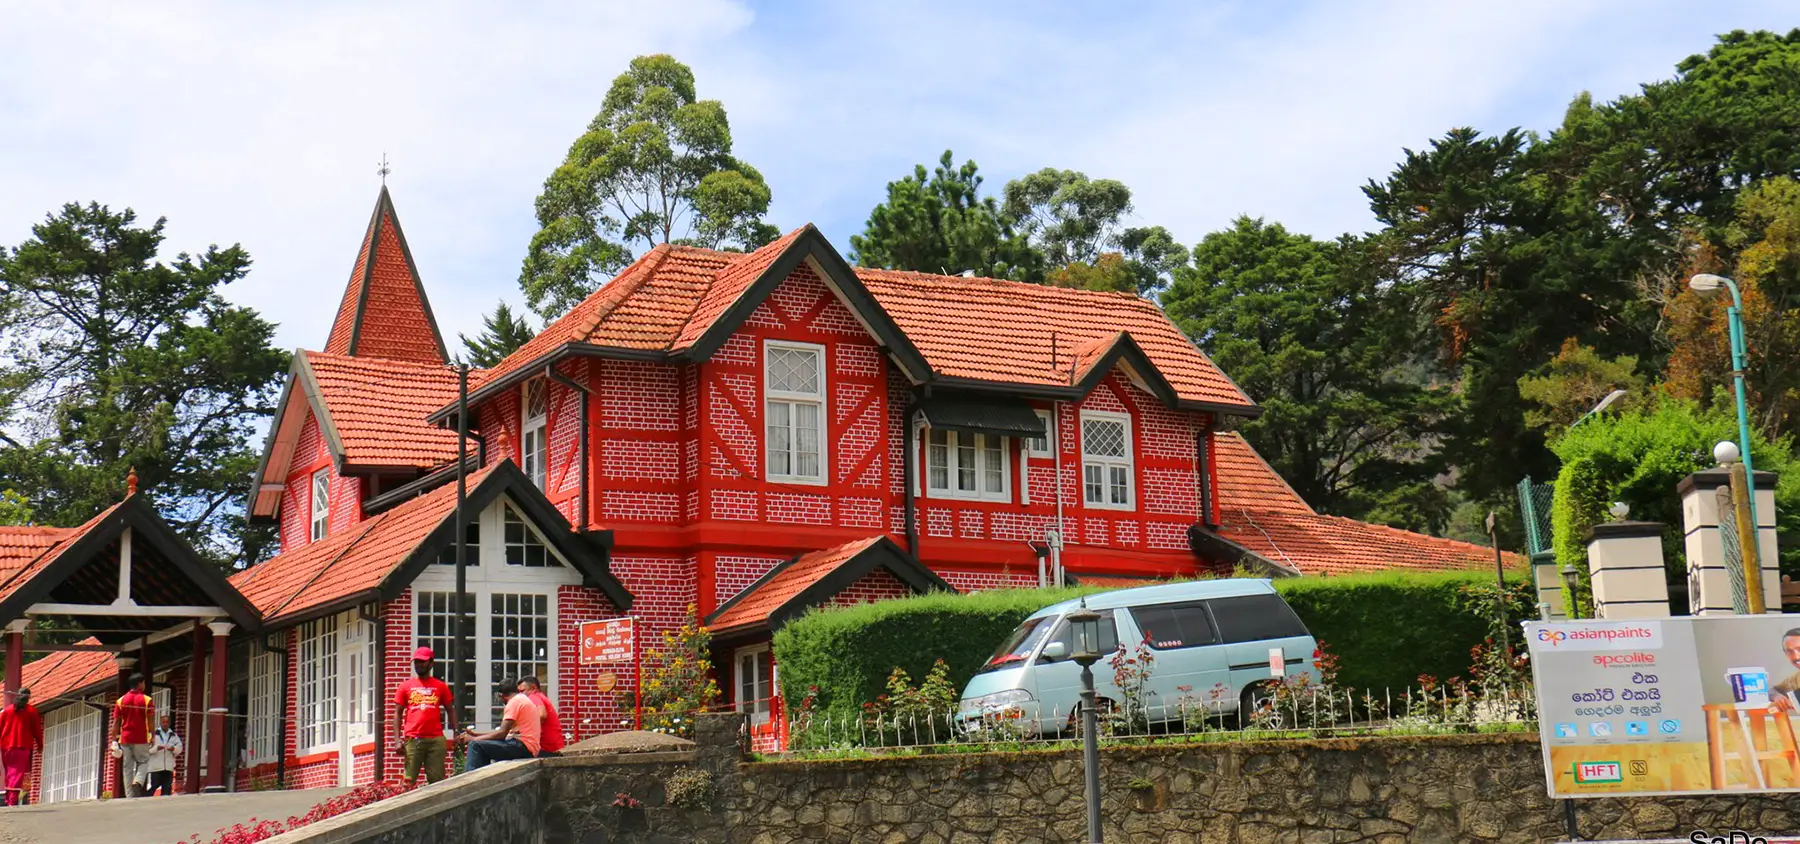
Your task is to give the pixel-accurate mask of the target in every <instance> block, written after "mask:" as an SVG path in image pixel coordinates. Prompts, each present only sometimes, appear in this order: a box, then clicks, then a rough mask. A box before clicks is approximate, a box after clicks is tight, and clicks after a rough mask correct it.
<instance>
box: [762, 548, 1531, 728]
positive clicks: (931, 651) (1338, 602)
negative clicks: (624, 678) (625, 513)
mask: <svg viewBox="0 0 1800 844" xmlns="http://www.w3.org/2000/svg"><path fill="white" fill-rule="evenodd" d="M1493 582H1494V576H1493V574H1492V573H1482V572H1456V573H1449V574H1430V575H1418V574H1404V573H1380V574H1371V575H1355V576H1347V577H1304V578H1294V579H1290V580H1278V581H1276V582H1275V585H1276V588H1277V589H1279V590H1280V591H1281V593H1282V595H1283V596H1285V597H1286V598H1287V600H1288V603H1290V604H1292V605H1293V607H1294V610H1295V611H1296V612H1298V613H1299V615H1300V618H1301V619H1302V620H1304V621H1305V622H1306V625H1307V628H1308V629H1310V630H1311V631H1312V633H1313V635H1314V636H1316V637H1317V638H1319V639H1320V640H1323V641H1325V642H1328V643H1330V645H1331V648H1332V650H1333V651H1334V652H1335V653H1336V654H1338V655H1339V656H1340V657H1341V666H1340V668H1339V677H1338V681H1339V683H1340V684H1341V685H1343V686H1347V687H1354V688H1358V689H1375V690H1379V689H1383V688H1394V689H1401V688H1405V687H1407V686H1411V685H1415V684H1416V683H1417V681H1418V677H1419V675H1421V674H1430V675H1433V676H1436V677H1440V678H1448V677H1454V676H1466V675H1467V674H1468V673H1469V666H1470V650H1471V649H1472V648H1474V647H1475V646H1476V645H1479V644H1482V642H1483V641H1484V640H1486V639H1487V638H1488V636H1489V632H1490V630H1491V626H1492V623H1493V621H1492V620H1493ZM1509 587H1510V588H1509V591H1508V596H1507V597H1508V600H1509V602H1510V608H1509V614H1508V618H1509V619H1510V622H1511V625H1512V626H1511V629H1512V630H1514V631H1515V632H1516V631H1517V630H1518V628H1517V626H1516V625H1517V623H1518V622H1519V621H1521V620H1523V619H1524V618H1527V617H1530V616H1531V615H1532V605H1533V598H1532V597H1531V594H1530V590H1529V587H1528V586H1527V585H1526V584H1525V583H1524V582H1523V581H1522V580H1518V581H1514V582H1511V583H1510V584H1509ZM1102 591H1106V590H1103V589H1099V588H1091V587H1089V588H1070V589H1041V590H1040V589H1009V590H997V591H991V592H977V593H974V594H971V595H950V594H935V595H923V596H919V597H915V598H903V599H899V600H893V601H882V602H879V603H874V604H863V605H860V606H855V607H840V608H828V609H821V610H815V611H813V612H809V613H807V614H806V615H804V616H802V617H800V618H798V619H796V620H794V621H793V622H790V623H789V624H788V625H787V626H785V627H783V628H782V629H781V630H780V631H779V632H777V633H776V634H775V659H776V661H777V662H778V663H779V664H780V665H781V684H782V693H783V696H784V697H785V699H787V700H789V701H801V700H805V699H807V698H808V697H811V698H812V704H811V705H812V711H813V712H816V713H819V714H828V715H830V716H831V717H833V718H839V717H843V718H854V717H858V716H859V715H860V714H861V713H862V705H863V704H865V703H870V702H873V701H876V700H878V699H880V697H881V695H882V694H883V693H884V692H886V691H887V681H888V678H889V676H890V675H891V674H892V673H893V671H894V669H896V668H900V669H904V670H905V671H906V673H907V674H908V675H910V676H913V677H921V676H925V675H927V674H928V673H929V672H930V671H931V668H932V665H933V663H934V662H936V661H937V660H939V659H942V660H943V661H944V663H945V665H946V666H947V668H948V677H949V680H950V682H951V683H952V684H954V685H955V687H956V688H957V689H958V690H959V691H960V690H961V689H962V688H963V687H964V686H966V685H967V684H968V682H969V678H970V677H972V676H974V674H975V671H976V669H978V668H980V667H981V665H982V664H983V663H985V662H986V661H987V659H988V657H990V656H992V655H993V652H994V649H995V648H997V647H999V645H1000V643H1001V642H1002V641H1003V640H1004V639H1005V638H1006V634H1008V633H1010V632H1012V630H1013V628H1015V627H1017V626H1018V625H1019V622H1021V621H1023V620H1024V619H1025V617H1026V616H1029V615H1031V614H1032V613H1034V612H1037V611H1038V610H1040V609H1043V608H1044V607H1046V606H1049V605H1051V604H1053V603H1057V602H1059V601H1065V600H1069V599H1071V598H1074V597H1077V596H1079V595H1085V594H1093V593H1096V592H1102ZM1513 644H1514V646H1515V647H1517V646H1519V645H1520V642H1519V641H1518V639H1517V637H1516V635H1515V638H1514V641H1513Z"/></svg>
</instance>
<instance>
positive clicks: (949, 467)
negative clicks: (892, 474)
mask: <svg viewBox="0 0 1800 844" xmlns="http://www.w3.org/2000/svg"><path fill="white" fill-rule="evenodd" d="M925 443H926V445H925V489H926V490H927V492H928V494H930V495H931V496H932V497H933V498H972V499H978V500H982V501H1010V500H1012V490H1011V488H1010V487H1011V482H1010V478H1009V477H1008V475H1009V472H1008V466H1007V455H1006V451H1007V448H1006V438H1005V437H996V436H993V435H991V434H971V433H969V432H968V431H946V430H943V429H941V428H928V429H926V435H925Z"/></svg>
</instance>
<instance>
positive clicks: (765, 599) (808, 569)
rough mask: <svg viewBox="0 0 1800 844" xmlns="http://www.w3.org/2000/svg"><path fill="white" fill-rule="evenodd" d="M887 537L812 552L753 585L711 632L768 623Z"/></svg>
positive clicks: (717, 622) (718, 618) (721, 616)
mask: <svg viewBox="0 0 1800 844" xmlns="http://www.w3.org/2000/svg"><path fill="white" fill-rule="evenodd" d="M882 538H883V537H881V536H871V537H868V538H867V539H858V540H856V541H855V542H847V543H845V544H843V545H838V546H836V547H832V548H825V549H822V550H818V551H808V552H807V553H805V554H801V555H800V556H799V557H798V558H796V559H795V560H794V561H793V562H791V563H787V564H785V565H783V566H782V567H781V568H780V569H779V570H777V571H775V572H774V573H773V575H772V576H770V577H769V578H767V579H766V580H763V581H761V582H759V583H755V584H751V585H750V586H749V587H748V589H750V590H753V591H750V592H749V593H748V594H746V595H744V596H743V598H742V599H740V600H738V602H737V603H735V604H732V605H731V606H729V607H726V608H725V611H724V612H722V613H719V615H718V616H717V617H715V618H713V619H712V622H711V625H710V626H711V628H712V631H713V632H714V633H719V632H729V631H732V630H734V629H737V628H747V627H754V626H756V625H758V624H762V623H763V622H765V621H768V619H769V614H770V613H773V612H775V611H776V610H778V609H780V608H781V607H782V605H784V604H786V603H787V602H789V601H791V600H793V599H794V598H795V597H797V596H799V594H800V593H801V592H804V591H806V589H807V587H809V586H812V585H813V584H815V583H818V582H819V581H820V580H821V579H823V578H824V577H825V576H826V575H828V574H830V573H832V572H834V571H836V570H837V568H838V566H841V565H843V564H845V563H847V562H849V561H850V560H852V559H854V558H855V557H856V555H858V554H861V553H862V552H864V551H867V550H869V549H870V548H872V547H874V546H875V543H877V542H880V541H881V540H882Z"/></svg>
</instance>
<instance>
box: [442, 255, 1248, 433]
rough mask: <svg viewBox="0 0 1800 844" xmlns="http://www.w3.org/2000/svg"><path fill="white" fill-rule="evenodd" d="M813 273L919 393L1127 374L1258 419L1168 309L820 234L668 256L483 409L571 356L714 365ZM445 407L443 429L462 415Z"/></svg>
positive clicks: (612, 284) (1077, 391)
mask: <svg viewBox="0 0 1800 844" xmlns="http://www.w3.org/2000/svg"><path fill="white" fill-rule="evenodd" d="M803 263H806V264H808V265H810V266H813V267H815V268H816V269H817V270H818V272H819V274H820V276H821V277H822V278H823V279H824V281H825V283H826V284H827V285H828V286H829V287H830V288H831V289H832V290H833V292H834V293H836V295H837V296H838V297H839V298H840V300H842V301H843V302H844V303H845V304H846V305H847V306H848V307H849V310H850V312H851V313H852V314H854V315H855V316H856V318H857V319H859V320H861V321H862V323H863V326H864V327H865V328H867V329H868V330H869V332H870V334H871V335H872V336H873V337H875V339H876V341H877V342H879V343H880V344H881V345H882V347H883V349H884V350H885V351H886V352H887V353H888V354H889V355H891V356H893V358H894V359H895V360H896V361H897V362H898V363H899V365H900V367H901V369H902V370H904V371H905V372H906V373H907V375H908V376H909V377H911V378H912V380H913V381H914V382H915V383H933V384H936V385H937V386H941V387H945V388H967V389H979V390H987V391H1000V392H1015V393H1024V394H1029V395H1038V396H1044V397H1068V398H1079V397H1080V396H1083V395H1085V394H1086V392H1087V391H1088V390H1091V389H1093V387H1094V385H1095V384H1097V383H1098V382H1099V380H1100V379H1101V378H1103V377H1104V376H1105V375H1106V374H1107V373H1108V372H1110V371H1111V370H1112V367H1113V365H1114V364H1116V363H1120V362H1123V363H1125V364H1126V365H1127V366H1128V368H1129V369H1130V370H1131V372H1132V375H1133V377H1134V378H1136V379H1137V380H1138V381H1139V382H1140V383H1141V384H1143V385H1144V386H1145V388H1146V389H1148V390H1150V391H1152V392H1153V393H1156V394H1157V396H1158V397H1159V398H1161V399H1162V400H1163V401H1164V402H1166V403H1168V404H1171V405H1176V406H1181V407H1186V408H1191V409H1203V410H1217V411H1224V412H1229V413H1233V414H1236V415H1244V416H1254V415H1255V414H1256V413H1257V412H1258V409H1257V408H1256V407H1255V405H1254V404H1253V403H1252V402H1251V401H1250V398H1249V397H1248V396H1246V395H1244V392H1243V391H1242V390H1240V389H1238V387H1237V385H1235V384H1233V383H1232V382H1231V379H1229V378H1227V377H1226V376H1225V374H1224V373H1223V372H1220V371H1219V369H1218V367H1216V366H1214V365H1213V363H1212V361H1211V360H1209V359H1208V358H1207V357H1206V355H1205V354H1203V353H1202V352H1201V351H1200V350H1199V349H1198V348H1197V347H1195V346H1194V344H1193V343H1192V342H1190V341H1189V340H1188V339H1187V337H1186V336H1185V335H1183V334H1182V333H1181V331H1180V329H1178V328H1176V327H1175V324H1174V323H1172V322H1170V321H1169V319H1168V317H1166V316H1164V315H1163V313H1162V311H1161V309H1159V308H1158V307H1157V306H1156V305H1155V303H1153V302H1149V301H1146V300H1144V299H1140V298H1138V297H1136V296H1132V295H1129V294H1122V293H1104V292H1096V291H1089V290H1068V289H1062V288H1055V287H1046V286H1043V285H1037V284H1026V283H1022V282H1013V281H996V280H994V279H985V278H963V277H960V276H938V275H929V274H926V273H911V272H899V271H894V270H880V269H868V268H852V267H850V266H849V265H847V264H845V263H844V260H843V257H842V256H840V255H839V254H838V253H837V251H836V250H835V249H833V248H832V247H831V244H830V243H828V242H827V241H826V240H825V237H824V235H822V234H820V233H819V231H818V230H817V229H815V228H813V227H812V226H811V225H807V226H804V227H801V228H799V229H796V230H794V231H792V232H789V233H788V234H787V235H785V236H784V237H782V238H781V239H779V240H776V241H775V242H773V243H770V244H769V245H767V246H764V247H763V248H761V249H758V250H756V251H754V252H750V253H730V252H716V251H713V250H708V249H698V248H694V247H688V246H669V245H663V246H658V247H656V248H655V249H652V250H650V252H649V253H647V254H645V255H644V256H643V257H642V258H639V259H638V261H637V262H636V263H634V264H632V265H631V266H630V267H627V268H626V269H625V270H624V271H622V272H620V273H619V274H618V275H617V276H616V277H614V278H613V279H612V280H611V281H609V282H607V283H606V284H605V285H604V286H602V287H601V288H600V289H599V290H597V291H595V292H594V293H593V294H592V295H590V296H589V297H588V298H587V299H585V300H583V301H582V302H581V304H579V305H576V306H575V307H574V308H573V309H572V310H570V311H569V313H567V314H565V315H564V316H563V317H562V318H561V319H558V320H556V321H554V322H552V323H551V324H550V325H549V326H548V327H546V328H545V329H544V330H543V331H542V332H540V333H539V334H538V335H537V336H536V337H534V338H532V340H531V341H530V342H528V343H526V344H525V346H523V347H522V348H520V349H519V350H518V351H516V352H514V353H513V354H512V355H509V356H508V357H507V358H506V360H504V361H501V362H500V364H499V365H497V366H495V367H494V368H493V369H492V370H490V372H489V378H488V379H487V382H486V384H485V386H484V387H483V388H482V389H480V390H476V391H475V392H474V395H473V396H472V398H473V399H474V400H477V401H479V400H481V399H484V398H486V397H487V396H488V395H490V394H492V393H494V392H498V391H500V390H503V389H507V388H508V387H510V386H511V385H512V384H515V383H516V382H517V381H519V380H520V379H523V378H525V377H529V376H531V375H533V374H536V373H539V372H542V371H543V370H544V368H545V367H546V366H547V365H549V364H551V363H553V362H555V361H557V360H560V359H561V358H563V357H565V356H569V355H593V356H598V357H608V358H619V359H634V360H651V361H669V362H676V361H692V360H705V359H706V358H708V357H709V356H710V355H712V353H713V352H714V351H716V350H717V349H718V347H719V346H720V345H721V344H723V343H724V342H725V340H726V339H727V338H728V337H729V336H730V335H731V333H732V332H733V331H736V330H737V329H738V327H739V326H741V325H742V324H743V322H744V321H745V320H746V319H748V318H749V316H750V314H751V313H752V312H753V311H754V310H755V309H756V307H757V305H759V304H760V303H761V302H762V301H763V300H764V299H765V298H766V297H767V296H768V294H769V292H770V291H772V290H773V289H774V288H775V287H776V286H777V285H779V284H780V283H781V282H782V281H783V280H785V279H786V278H787V277H788V275H789V274H790V273H792V272H793V271H794V270H795V269H796V268H798V267H799V266H801V265H802V264H803ZM451 412H452V409H451V408H449V407H443V408H440V409H439V410H438V412H437V413H435V414H433V419H434V420H435V419H443V418H446V417H448V416H450V415H451Z"/></svg>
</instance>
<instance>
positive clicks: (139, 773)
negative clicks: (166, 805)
mask: <svg viewBox="0 0 1800 844" xmlns="http://www.w3.org/2000/svg"><path fill="white" fill-rule="evenodd" d="M125 686H126V689H127V691H126V692H125V696H124V697H121V698H119V702H118V703H115V704H113V723H114V724H117V725H118V727H117V728H116V731H115V732H114V734H113V736H114V740H115V741H117V742H118V745H119V752H120V758H121V759H124V760H125V777H124V780H123V781H124V782H125V783H126V786H125V795H126V796H127V797H142V796H144V793H145V792H144V781H145V780H146V779H147V778H148V777H149V774H150V734H151V733H154V732H156V704H155V703H152V702H151V701H150V696H149V695H147V694H144V675H142V674H133V675H131V678H130V679H128V680H126V681H125Z"/></svg>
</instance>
